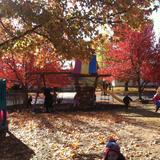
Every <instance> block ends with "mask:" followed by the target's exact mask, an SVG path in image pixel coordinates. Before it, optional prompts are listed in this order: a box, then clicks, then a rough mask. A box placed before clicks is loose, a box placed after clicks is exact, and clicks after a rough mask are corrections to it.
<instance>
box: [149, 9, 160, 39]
mask: <svg viewBox="0 0 160 160" xmlns="http://www.w3.org/2000/svg"><path fill="white" fill-rule="evenodd" d="M151 18H152V19H153V23H154V31H155V35H156V39H157V40H158V38H160V8H159V9H158V11H157V12H156V11H154V12H153V13H152V16H151Z"/></svg>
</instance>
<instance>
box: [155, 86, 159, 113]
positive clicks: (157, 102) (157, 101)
mask: <svg viewBox="0 0 160 160" xmlns="http://www.w3.org/2000/svg"><path fill="white" fill-rule="evenodd" d="M153 102H154V104H155V105H156V110H155V112H158V110H159V108H160V87H158V89H157V92H156V94H155V95H154V97H153Z"/></svg>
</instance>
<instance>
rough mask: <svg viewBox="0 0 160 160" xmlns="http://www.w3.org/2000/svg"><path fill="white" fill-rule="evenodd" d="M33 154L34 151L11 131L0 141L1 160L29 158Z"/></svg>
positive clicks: (25, 159)
mask: <svg viewBox="0 0 160 160" xmlns="http://www.w3.org/2000/svg"><path fill="white" fill-rule="evenodd" d="M33 155H34V151H33V150H32V149H30V148H29V147H28V146H27V145H25V144H24V143H23V142H22V141H20V140H19V139H17V138H16V137H15V136H14V135H13V134H12V133H10V132H9V135H8V136H7V137H6V138H5V139H2V140H1V142H0V159H1V160H29V159H31V157H32V156H33Z"/></svg>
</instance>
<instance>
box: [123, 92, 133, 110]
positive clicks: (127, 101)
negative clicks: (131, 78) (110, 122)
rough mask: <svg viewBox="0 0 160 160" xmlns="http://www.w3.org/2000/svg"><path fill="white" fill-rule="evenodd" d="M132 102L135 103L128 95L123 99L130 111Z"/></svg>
mask: <svg viewBox="0 0 160 160" xmlns="http://www.w3.org/2000/svg"><path fill="white" fill-rule="evenodd" d="M131 101H133V100H132V99H131V98H130V97H129V96H128V94H126V96H125V97H124V98H123V102H124V104H125V106H126V108H127V109H128V106H129V104H130V102H131Z"/></svg>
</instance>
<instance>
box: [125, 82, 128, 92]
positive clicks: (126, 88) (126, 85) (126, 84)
mask: <svg viewBox="0 0 160 160" xmlns="http://www.w3.org/2000/svg"><path fill="white" fill-rule="evenodd" d="M124 87H125V88H124V91H128V81H127V82H125V84H124Z"/></svg>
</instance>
